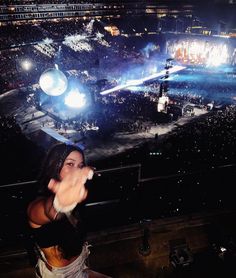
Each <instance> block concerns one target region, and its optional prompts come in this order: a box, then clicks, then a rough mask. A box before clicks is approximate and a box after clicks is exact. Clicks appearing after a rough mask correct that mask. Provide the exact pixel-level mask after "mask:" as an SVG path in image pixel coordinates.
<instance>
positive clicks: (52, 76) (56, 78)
mask: <svg viewBox="0 0 236 278" xmlns="http://www.w3.org/2000/svg"><path fill="white" fill-rule="evenodd" d="M39 85H40V87H41V89H42V90H43V91H44V93H46V94H47V95H50V96H59V95H61V94H63V93H64V92H65V91H66V89H67V85H68V80H67V78H66V76H65V74H64V73H63V72H62V71H60V70H59V69H57V68H50V69H47V70H45V71H44V72H43V73H42V74H41V76H40V79H39Z"/></svg>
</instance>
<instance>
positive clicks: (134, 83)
mask: <svg viewBox="0 0 236 278" xmlns="http://www.w3.org/2000/svg"><path fill="white" fill-rule="evenodd" d="M185 68H186V67H183V66H173V67H172V68H169V69H168V72H169V74H171V73H174V72H178V71H180V70H183V69H185ZM166 71H167V70H166V69H164V70H162V71H160V72H157V73H154V74H151V75H149V76H147V77H144V78H141V79H135V80H128V81H127V82H126V83H125V84H123V85H118V86H116V87H114V88H111V89H108V90H105V91H102V92H100V94H101V95H107V94H110V93H113V92H116V91H120V90H121V89H124V88H128V87H131V86H138V85H141V84H143V83H144V82H145V81H148V80H152V79H155V78H157V77H161V76H165V75H166Z"/></svg>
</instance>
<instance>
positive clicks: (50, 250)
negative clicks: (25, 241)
mask: <svg viewBox="0 0 236 278" xmlns="http://www.w3.org/2000/svg"><path fill="white" fill-rule="evenodd" d="M40 249H41V250H42V251H43V253H44V255H45V258H46V260H47V263H48V264H49V265H50V266H54V267H63V266H67V265H69V264H71V263H72V262H73V261H75V260H76V258H78V256H74V257H72V258H71V259H69V260H67V259H63V258H62V253H61V252H60V251H59V250H58V247H57V246H51V247H47V248H40Z"/></svg>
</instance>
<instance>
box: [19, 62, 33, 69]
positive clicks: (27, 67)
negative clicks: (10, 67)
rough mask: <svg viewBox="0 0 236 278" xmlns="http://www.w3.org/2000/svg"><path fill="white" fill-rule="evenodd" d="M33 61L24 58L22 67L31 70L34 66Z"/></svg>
mask: <svg viewBox="0 0 236 278" xmlns="http://www.w3.org/2000/svg"><path fill="white" fill-rule="evenodd" d="M32 66H33V65H32V62H31V61H30V60H24V61H22V62H21V67H22V69H23V70H25V71H29V70H30V69H31V68H32Z"/></svg>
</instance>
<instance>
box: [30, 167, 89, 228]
mask: <svg viewBox="0 0 236 278" xmlns="http://www.w3.org/2000/svg"><path fill="white" fill-rule="evenodd" d="M92 177H93V170H92V169H91V168H90V167H84V168H82V169H75V170H73V171H71V172H70V175H67V176H66V177H65V178H64V179H63V180H61V181H56V180H54V179H51V180H50V182H49V184H48V188H49V189H50V190H51V191H52V196H50V197H40V198H37V199H36V200H34V201H33V202H31V203H30V205H29V206H28V210H27V212H28V219H29V223H30V225H31V226H32V227H35V228H36V227H40V226H41V225H43V224H46V223H48V222H50V221H53V220H55V219H56V218H57V216H58V213H68V212H69V211H72V210H73V208H74V207H75V206H76V205H77V204H78V203H81V202H83V201H84V200H85V199H86V197H87V193H88V192H87V189H86V188H85V183H86V181H87V179H92Z"/></svg>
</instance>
